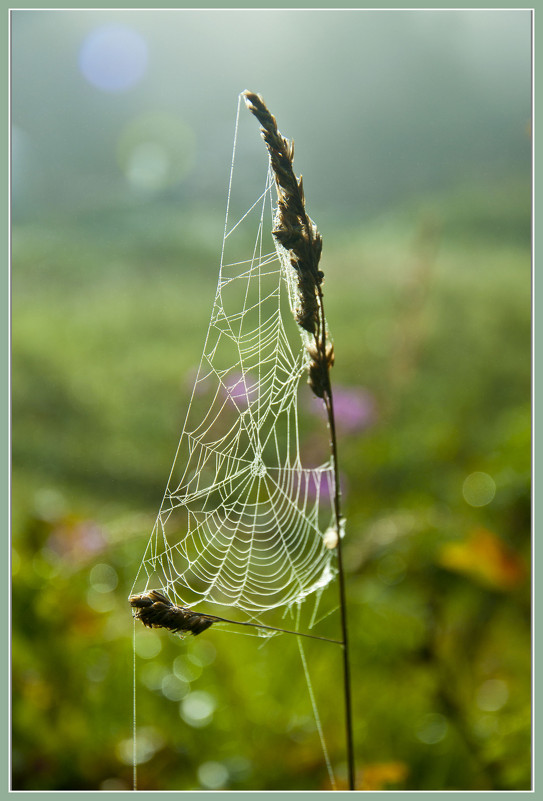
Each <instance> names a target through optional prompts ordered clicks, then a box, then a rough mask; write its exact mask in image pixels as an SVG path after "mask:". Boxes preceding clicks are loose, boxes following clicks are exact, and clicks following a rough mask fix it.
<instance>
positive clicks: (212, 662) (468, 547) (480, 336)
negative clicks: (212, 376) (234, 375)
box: [12, 181, 531, 790]
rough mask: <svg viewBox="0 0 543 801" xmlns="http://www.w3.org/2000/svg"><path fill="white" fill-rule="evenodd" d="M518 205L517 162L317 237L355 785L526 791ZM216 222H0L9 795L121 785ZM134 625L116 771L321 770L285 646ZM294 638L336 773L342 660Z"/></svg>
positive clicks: (524, 366)
mask: <svg viewBox="0 0 543 801" xmlns="http://www.w3.org/2000/svg"><path fill="white" fill-rule="evenodd" d="M529 209H530V190H529V186H527V185H524V184H523V183H522V182H520V181H517V182H512V183H511V184H510V185H507V186H505V187H501V188H497V187H490V188H488V189H487V190H485V191H482V190H480V189H478V190H470V189H462V190H458V191H457V192H456V193H455V194H451V195H449V196H441V197H439V196H436V197H432V198H422V199H421V201H420V203H418V204H414V205H412V206H410V207H408V208H404V209H399V210H397V211H396V212H395V213H391V214H390V215H388V216H386V217H383V218H381V219H378V220H374V221H372V222H371V223H367V222H365V223H364V224H362V223H361V224H360V226H359V227H351V228H349V230H339V229H338V230H335V231H330V232H327V231H323V235H324V237H325V238H324V247H325V249H324V257H323V260H324V269H325V274H326V282H325V286H324V289H325V294H326V308H327V315H328V318H329V322H330V326H331V329H332V332H333V335H334V340H335V347H336V366H335V367H334V376H333V379H334V381H335V384H336V386H337V387H338V389H339V388H343V387H345V388H351V389H352V388H356V389H363V390H364V391H365V392H366V393H368V395H369V396H370V397H371V398H372V399H373V402H374V408H375V410H376V413H375V415H374V416H373V417H372V419H371V420H369V421H367V423H366V424H365V425H363V426H360V427H359V428H358V429H357V430H344V432H343V435H342V437H341V440H340V463H341V464H340V466H341V470H342V473H343V474H344V493H345V498H344V505H345V514H346V517H347V532H348V538H347V539H346V541H345V547H346V562H347V565H348V569H349V574H348V592H349V612H350V625H351V631H352V633H351V639H352V648H353V652H352V671H353V682H354V717H355V750H356V758H357V765H358V769H359V777H358V782H359V786H361V787H362V786H363V787H364V788H365V789H418V790H435V789H442V790H468V789H474V790H488V789H504V790H522V789H528V788H529V787H530V587H529V561H530V436H531V434H530V374H531V354H530V292H531V280H530V228H529ZM321 227H322V226H321ZM221 234H222V222H221V221H220V220H214V219H211V218H208V217H206V216H205V215H204V214H202V213H199V214H196V213H193V214H191V215H188V214H180V212H179V210H178V209H173V208H171V207H169V206H167V205H164V206H162V207H160V206H156V207H152V208H144V207H141V208H137V207H135V208H132V209H127V210H125V212H123V213H122V214H121V213H115V214H114V213H113V212H112V213H111V214H110V215H108V216H107V217H106V216H104V215H102V216H99V217H98V216H97V217H96V218H94V219H92V218H90V217H88V218H86V219H84V220H72V221H69V222H68V221H64V222H61V221H57V223H56V224H52V223H50V224H48V225H45V224H41V225H38V224H26V225H20V226H15V229H14V232H13V300H12V303H13V322H12V341H13V345H12V373H13V377H12V398H13V412H12V432H13V474H12V513H13V547H14V556H13V650H12V654H13V789H16V790H35V789H39V790H52V789H55V790H88V789H97V788H101V789H130V787H131V774H132V768H131V764H130V759H131V747H132V746H131V718H132V637H133V627H132V623H131V618H130V612H129V609H128V608H127V607H128V605H127V602H126V597H127V595H128V592H129V590H130V586H131V584H132V581H133V578H134V576H135V573H136V570H137V567H138V565H139V561H140V559H141V556H142V553H143V549H144V546H145V543H146V539H147V537H148V535H149V533H150V529H151V527H152V524H153V520H154V515H155V514H156V511H157V508H158V505H159V503H160V498H161V497H162V493H163V491H164V486H165V482H166V479H167V475H168V472H169V468H170V464H171V460H172V458H173V454H174V452H175V448H176V445H177V438H178V436H179V432H180V429H181V426H182V422H183V419H184V414H185V410H186V404H187V402H188V398H189V396H190V391H191V387H192V377H193V371H194V369H195V368H196V366H197V364H198V361H199V358H200V353H201V348H202V346H203V341H204V336H205V331H206V329H207V325H208V320H209V315H210V312H211V305H212V301H213V297H214V291H215V284H216V276H217V269H218V268H217V264H218V254H219V252H220V238H221ZM474 472H482V473H485V474H487V475H488V476H490V477H491V480H492V481H493V482H494V484H495V488H496V491H495V496H494V498H493V499H492V500H491V502H489V503H486V504H485V505H482V506H479V507H477V506H471V505H469V504H468V503H467V502H466V500H465V499H464V496H463V485H464V481H465V480H466V478H467V477H468V476H469V475H470V474H472V473H474ZM141 628H142V627H141ZM136 633H137V652H138V696H137V699H138V700H137V703H138V725H139V726H140V727H141V730H140V734H139V738H138V742H139V747H140V749H141V752H140V754H139V757H140V759H141V766H140V768H139V772H138V775H139V789H142V790H143V789H150V790H178V789H222V788H224V789H233V790H236V789H239V790H245V789H262V790H265V789H268V790H284V789H300V790H301V789H304V790H307V789H327V788H328V786H329V785H328V778H327V773H326V769H325V766H324V760H323V757H322V752H321V749H320V745H319V740H318V735H317V732H316V728H315V722H314V720H313V716H312V713H311V706H310V702H309V696H308V693H307V689H306V684H305V680H304V678H303V673H302V670H301V664H300V657H299V653H298V645H297V643H296V642H294V641H293V640H292V639H288V638H286V637H284V638H282V639H278V640H272V641H271V642H269V643H268V644H267V645H265V647H259V643H260V640H255V639H254V638H249V637H244V636H236V638H235V639H232V638H231V636H230V635H229V634H227V633H226V632H220V631H218V630H217V631H216V630H215V629H211V630H210V631H209V632H206V633H205V634H203V635H201V636H199V637H198V638H197V639H192V640H191V639H187V640H185V641H183V642H180V641H179V640H177V639H175V638H174V637H173V636H169V635H166V634H159V633H157V632H151V631H147V630H142V631H141V632H140V631H137V632H136ZM304 647H305V648H306V654H307V658H308V663H309V665H310V671H311V676H312V681H313V686H314V691H315V695H316V697H317V700H318V706H319V710H320V713H321V715H322V724H323V729H324V732H325V735H326V739H327V743H328V747H329V749H330V753H331V758H332V762H333V764H334V766H335V767H336V768H337V767H338V766H339V772H338V775H339V781H340V782H341V781H342V780H343V781H344V780H345V765H344V759H345V757H344V744H343V723H342V714H341V712H339V713H338V710H341V709H342V689H341V681H340V675H341V672H340V664H339V654H338V653H336V649H334V647H333V646H328V645H326V644H315V643H309V644H308V645H304ZM198 693H200V694H201V693H204V695H203V696H201V695H200V696H199V695H198ZM191 699H192V700H191ZM198 701H199V702H200V707H201V708H202V709H204V711H205V710H206V709H207V711H208V713H209V714H208V715H207V716H204V718H200V719H197V718H194V717H191V716H190V714H189V713H190V709H191V703H193V702H198ZM202 705H203V706H202ZM272 755H273V758H272Z"/></svg>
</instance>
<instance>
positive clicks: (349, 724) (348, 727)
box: [325, 389, 355, 790]
mask: <svg viewBox="0 0 543 801" xmlns="http://www.w3.org/2000/svg"><path fill="white" fill-rule="evenodd" d="M325 405H326V412H327V414H328V424H329V426H330V447H331V449H332V459H333V462H334V513H335V517H336V531H337V546H336V549H337V565H338V584H339V608H340V614H341V639H342V650H343V687H344V695H345V735H346V741H347V764H348V768H349V789H350V790H354V789H355V771H354V743H353V720H352V703H351V671H350V667H349V633H348V632H349V630H348V626H347V602H346V593H345V571H344V570H343V555H342V551H341V525H340V521H341V514H340V488H339V468H338V460H337V437H336V423H335V417H334V401H333V397H332V390H331V389H330V394H329V396H328V398H327V402H326V403H325Z"/></svg>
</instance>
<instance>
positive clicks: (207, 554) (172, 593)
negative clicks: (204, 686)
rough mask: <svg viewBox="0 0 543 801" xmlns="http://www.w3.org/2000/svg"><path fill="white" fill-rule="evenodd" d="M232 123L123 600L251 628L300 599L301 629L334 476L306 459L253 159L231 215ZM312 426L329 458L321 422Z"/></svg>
mask: <svg viewBox="0 0 543 801" xmlns="http://www.w3.org/2000/svg"><path fill="white" fill-rule="evenodd" d="M239 116H240V114H239V104H238V115H237V119H236V135H235V137H234V153H233V158H232V171H231V174H230V182H229V190H228V202H227V211H226V222H225V229H224V238H223V243H222V253H221V259H220V266H219V278H218V284H217V289H216V294H215V298H214V302H213V308H212V312H211V319H210V322H209V327H208V331H207V335H206V337H205V344H204V348H203V353H202V356H201V361H200V364H199V367H198V369H197V372H196V376H195V381H194V386H193V390H192V395H191V398H190V401H189V406H188V411H187V414H186V419H185V423H184V427H183V430H182V433H181V437H180V440H179V444H178V447H177V451H176V454H175V458H174V461H173V465H172V468H171V472H170V475H169V478H168V481H167V486H166V490H165V493H164V497H163V500H162V503H161V506H160V509H159V511H158V515H157V518H156V522H155V525H154V528H153V530H152V533H151V536H150V538H149V541H148V543H147V547H146V549H145V552H144V555H143V558H142V561H141V564H140V566H139V570H138V573H137V576H136V579H135V581H134V584H133V587H132V591H133V592H143V591H145V590H147V589H159V590H160V591H162V592H163V593H164V594H165V595H167V596H168V597H169V598H170V600H171V601H172V602H173V603H175V604H178V605H181V606H187V607H190V608H191V609H194V610H197V611H199V612H208V613H211V614H216V615H225V614H226V613H228V614H226V617H230V618H231V619H237V620H240V621H249V622H253V623H256V624H258V623H260V624H265V623H269V622H270V614H274V613H275V614H276V615H277V614H280V613H282V615H283V617H284V616H285V615H286V614H288V613H289V612H290V617H291V620H295V621H299V619H300V615H299V609H300V607H301V606H302V604H303V602H304V601H305V600H306V599H307V598H309V597H311V598H312V604H311V608H312V612H311V614H310V615H309V616H308V619H306V622H305V624H304V625H306V626H308V627H311V626H313V625H314V624H315V622H316V621H318V620H319V619H320V618H321V617H322V616H323V615H322V610H321V609H320V608H319V603H320V600H321V597H322V594H323V591H324V590H325V588H326V587H327V586H328V585H329V584H330V582H331V581H332V579H333V578H334V576H335V573H336V571H335V566H334V559H335V555H334V552H333V550H331V549H330V547H327V542H328V537H329V536H330V534H327V532H328V531H329V529H331V528H334V529H335V519H334V513H333V507H332V502H331V499H332V497H333V482H334V476H333V468H332V464H331V462H330V461H329V460H328V461H322V462H320V463H318V464H316V465H313V464H308V463H307V459H306V458H305V456H304V450H303V447H302V441H303V437H304V436H305V433H306V432H305V427H306V422H305V420H304V414H303V413H301V412H300V411H299V408H300V395H301V394H302V395H303V393H304V392H307V391H308V390H307V358H308V357H307V348H306V343H305V342H304V340H303V336H305V334H304V332H303V330H302V329H301V328H300V327H299V326H298V325H296V323H295V321H294V319H293V314H292V311H293V308H294V306H295V304H296V302H297V301H296V290H295V285H294V275H293V270H292V267H291V266H290V264H289V260H288V256H287V255H286V251H283V250H282V249H281V247H280V246H276V245H275V243H274V240H273V237H272V235H271V230H272V228H273V219H274V213H275V209H274V204H275V202H276V195H275V186H274V179H273V176H272V174H271V172H270V170H269V168H268V171H267V172H266V165H265V162H264V160H263V162H262V167H263V169H262V176H263V178H264V181H263V190H262V192H261V194H259V196H258V197H257V199H256V201H255V202H254V203H252V204H251V205H250V207H249V209H248V210H247V211H246V212H245V213H243V214H242V215H241V216H240V217H238V216H234V215H233V213H232V210H231V206H232V204H231V197H232V192H233V189H234V188H235V186H236V178H235V176H236V175H237V165H236V150H237V143H238V139H239V128H240V125H239ZM248 117H249V119H248V123H249V124H250V135H251V137H252V139H253V140H254V139H256V142H257V144H258V137H257V136H256V131H255V128H254V119H252V118H251V117H250V116H249V115H248ZM260 146H262V144H261V143H260ZM253 149H254V148H253ZM264 155H265V150H264V149H263V156H264ZM235 166H236V170H235V169H234V167H235ZM241 172H242V173H243V170H241ZM242 183H243V175H242ZM319 403H320V401H319ZM319 426H320V432H319V436H320V438H321V441H322V444H323V446H324V447H323V448H322V453H326V452H327V448H328V432H327V430H326V424H325V422H324V418H322V419H321V420H320V421H319ZM293 610H297V611H293ZM244 631H245V632H246V633H248V632H247V630H246V629H245V630H244ZM254 633H257V630H256V629H255V632H254ZM259 633H261V634H264V632H263V631H260V632H259ZM266 634H269V633H268V632H267V633H266Z"/></svg>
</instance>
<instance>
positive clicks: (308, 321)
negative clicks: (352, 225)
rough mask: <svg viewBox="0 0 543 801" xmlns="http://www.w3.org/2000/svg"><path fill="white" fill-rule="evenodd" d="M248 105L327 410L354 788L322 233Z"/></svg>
mask: <svg viewBox="0 0 543 801" xmlns="http://www.w3.org/2000/svg"><path fill="white" fill-rule="evenodd" d="M243 96H244V98H245V103H246V105H247V107H248V109H249V111H250V112H251V113H252V114H254V115H255V117H256V118H257V119H258V121H259V122H260V125H261V134H262V138H263V139H264V141H265V143H266V146H267V148H268V152H269V156H270V164H271V168H272V170H273V173H274V175H275V182H276V187H277V195H278V204H277V214H276V217H275V220H274V222H275V227H274V229H273V231H272V233H273V236H274V238H275V241H276V243H278V244H279V245H280V246H281V247H282V248H283V249H284V250H285V251H286V252H287V253H288V263H289V265H290V269H292V271H293V273H294V274H295V275H296V281H297V291H298V307H297V309H296V310H295V313H294V317H295V320H296V322H297V323H298V325H299V326H300V327H301V328H303V329H304V330H305V331H306V332H308V333H309V334H310V335H312V336H313V339H314V347H308V353H309V357H310V359H309V385H310V387H311V389H312V390H313V393H314V394H315V395H316V396H317V397H318V398H322V399H323V401H324V404H325V406H326V412H327V415H328V426H329V430H330V447H331V452H332V461H333V463H334V485H335V490H334V515H335V518H336V531H337V544H336V548H337V557H338V579H339V581H338V583H339V604H340V610H341V631H342V640H341V645H342V648H343V686H344V693H345V727H346V740H347V761H348V766H349V789H351V790H354V789H355V786H354V784H355V777H354V774H355V769H354V748H353V726H352V712H351V679H350V671H349V640H348V628H347V604H346V600H345V572H344V569H343V558H342V553H341V508H340V507H341V499H340V489H339V468H338V458H337V436H336V424H335V418H334V401H333V398H332V388H331V384H330V367H331V366H332V364H333V361H334V349H333V346H332V343H328V342H327V331H326V318H325V316H324V305H323V298H322V288H321V284H322V279H323V277H324V274H323V273H322V272H321V271H320V270H319V269H318V267H319V261H320V256H321V250H322V237H321V235H320V234H319V232H318V230H317V226H316V225H315V224H314V223H313V222H312V220H311V219H310V218H309V216H308V214H307V212H306V210H305V199H304V192H303V186H302V179H301V177H300V178H296V176H295V174H294V170H293V166H292V161H293V156H294V147H293V144H292V142H289V141H288V140H287V139H285V138H284V137H283V136H282V135H281V134H280V133H279V130H278V128H277V122H276V120H275V117H274V116H273V115H272V114H271V113H270V111H269V110H268V108H267V106H266V104H265V103H264V101H263V99H262V98H261V97H260V95H256V94H254V92H248V91H245V92H243Z"/></svg>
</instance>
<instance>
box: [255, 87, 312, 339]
mask: <svg viewBox="0 0 543 801" xmlns="http://www.w3.org/2000/svg"><path fill="white" fill-rule="evenodd" d="M243 96H244V98H245V103H246V105H247V108H248V109H249V111H251V112H252V114H254V116H255V117H256V118H257V120H258V121H259V123H260V125H261V126H262V128H261V134H262V138H263V139H264V141H265V143H266V146H267V148H268V152H269V154H270V163H271V167H272V170H273V173H274V175H275V182H276V186H277V215H276V218H275V227H274V229H273V231H272V233H273V236H274V237H275V239H276V240H277V242H278V243H279V244H280V245H281V246H282V247H283V248H285V249H286V250H287V251H288V252H289V258H290V264H291V265H292V267H293V269H294V270H295V271H296V276H297V288H298V298H299V305H298V309H297V310H296V313H295V318H296V322H297V323H298V325H300V326H301V327H302V328H303V329H304V330H305V331H307V332H308V333H310V334H313V335H314V336H315V337H316V338H317V337H320V338H321V339H322V335H323V333H324V327H323V322H324V314H323V312H322V295H321V292H320V285H321V283H322V279H323V277H324V274H323V273H322V272H321V271H320V270H319V261H320V257H321V252H322V237H321V235H320V234H319V232H318V229H317V226H316V225H315V223H314V222H313V221H312V220H311V219H310V217H309V216H308V214H307V212H306V210H305V198H304V189H303V181H302V177H301V176H300V177H299V178H297V177H296V176H295V174H294V170H293V167H292V161H293V158H294V144H293V143H292V142H289V140H288V139H285V137H284V136H282V135H281V134H280V133H279V130H278V128H277V122H276V120H275V117H274V116H273V115H272V114H271V113H270V112H269V111H268V109H267V107H266V104H265V103H264V101H263V100H262V98H261V97H260V95H256V94H254V93H253V92H248V91H246V92H244V93H243ZM323 347H325V343H324V342H323Z"/></svg>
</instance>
